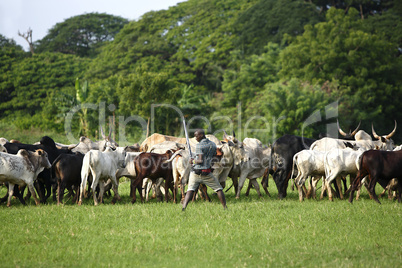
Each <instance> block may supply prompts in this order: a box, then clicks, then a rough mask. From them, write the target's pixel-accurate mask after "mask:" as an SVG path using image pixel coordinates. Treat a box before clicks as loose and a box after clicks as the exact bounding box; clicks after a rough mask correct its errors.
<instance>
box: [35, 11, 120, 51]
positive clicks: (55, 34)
mask: <svg viewBox="0 0 402 268" xmlns="http://www.w3.org/2000/svg"><path fill="white" fill-rule="evenodd" d="M127 23H128V20H127V19H123V18H121V17H117V16H112V15H108V14H98V13H89V14H84V15H80V16H75V17H71V18H69V19H66V20H65V21H64V22H61V23H58V24H56V25H55V26H54V27H53V28H52V29H50V30H49V33H48V34H47V35H46V36H45V37H44V38H43V39H42V40H40V41H39V42H38V44H37V45H36V52H39V53H42V52H61V53H65V54H74V55H77V56H81V57H93V56H96V55H97V54H98V53H99V51H98V49H99V48H100V47H101V46H102V45H103V43H104V42H109V41H113V39H114V36H115V35H116V34H117V33H118V32H119V31H120V30H121V29H122V28H123V26H124V25H125V24H127Z"/></svg>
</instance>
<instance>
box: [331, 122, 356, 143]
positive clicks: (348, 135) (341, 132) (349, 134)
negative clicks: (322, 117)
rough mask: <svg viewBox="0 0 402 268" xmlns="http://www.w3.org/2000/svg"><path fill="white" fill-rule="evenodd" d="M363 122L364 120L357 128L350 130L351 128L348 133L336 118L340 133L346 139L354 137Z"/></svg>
mask: <svg viewBox="0 0 402 268" xmlns="http://www.w3.org/2000/svg"><path fill="white" fill-rule="evenodd" d="M361 122H362V121H360V122H359V125H358V126H357V128H356V129H355V130H353V131H350V130H349V133H346V132H344V131H343V130H342V129H341V127H340V126H339V121H338V120H336V123H337V126H338V131H339V133H340V134H341V135H342V136H344V137H345V139H353V137H354V136H355V135H356V133H357V131H358V130H359V128H360V124H361Z"/></svg>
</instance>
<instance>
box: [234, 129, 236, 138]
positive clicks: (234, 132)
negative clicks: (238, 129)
mask: <svg viewBox="0 0 402 268" xmlns="http://www.w3.org/2000/svg"><path fill="white" fill-rule="evenodd" d="M234 137H236V134H235V132H234V130H233V138H234Z"/></svg>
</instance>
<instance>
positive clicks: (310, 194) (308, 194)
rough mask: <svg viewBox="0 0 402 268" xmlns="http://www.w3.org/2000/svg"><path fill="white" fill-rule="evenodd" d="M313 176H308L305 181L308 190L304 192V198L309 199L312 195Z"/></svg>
mask: <svg viewBox="0 0 402 268" xmlns="http://www.w3.org/2000/svg"><path fill="white" fill-rule="evenodd" d="M313 178H314V177H313V176H310V178H309V179H307V181H308V190H307V192H306V198H307V199H310V198H311V196H312V195H313Z"/></svg>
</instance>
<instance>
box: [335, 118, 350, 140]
mask: <svg viewBox="0 0 402 268" xmlns="http://www.w3.org/2000/svg"><path fill="white" fill-rule="evenodd" d="M336 124H337V125H338V131H339V133H340V134H341V135H342V136H345V137H348V136H349V134H346V133H345V132H344V131H343V130H342V129H341V127H340V126H339V121H338V119H337V120H336Z"/></svg>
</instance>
